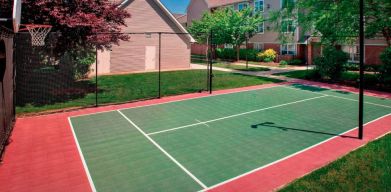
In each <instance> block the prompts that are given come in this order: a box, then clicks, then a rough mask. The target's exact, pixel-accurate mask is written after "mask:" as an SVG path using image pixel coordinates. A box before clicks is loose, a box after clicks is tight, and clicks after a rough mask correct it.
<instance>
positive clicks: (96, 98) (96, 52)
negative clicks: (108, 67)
mask: <svg viewBox="0 0 391 192" xmlns="http://www.w3.org/2000/svg"><path fill="white" fill-rule="evenodd" d="M95 55H96V56H95V57H96V59H95V60H96V61H95V107H98V106H99V105H98V48H96V47H95Z"/></svg>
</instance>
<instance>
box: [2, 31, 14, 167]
mask: <svg viewBox="0 0 391 192" xmlns="http://www.w3.org/2000/svg"><path fill="white" fill-rule="evenodd" d="M6 43H7V45H8V46H12V40H11V39H10V38H1V39H0V161H1V157H2V154H3V152H4V149H5V146H6V145H7V144H8V138H9V137H10V134H11V131H12V128H13V124H14V120H15V110H14V94H13V93H14V77H15V73H14V64H13V62H12V59H11V58H12V52H7V50H10V49H6Z"/></svg>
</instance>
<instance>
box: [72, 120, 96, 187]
mask: <svg viewBox="0 0 391 192" xmlns="http://www.w3.org/2000/svg"><path fill="white" fill-rule="evenodd" d="M68 121H69V125H70V126H71V130H72V134H73V138H74V140H75V142H76V146H77V150H78V151H79V155H80V158H81V162H82V163H83V167H84V171H85V172H86V174H87V178H88V182H89V183H90V187H91V190H92V192H96V188H95V185H94V181H93V180H92V177H91V174H90V171H89V169H88V166H87V163H86V160H85V159H84V155H83V152H82V151H81V148H80V144H79V141H78V140H77V137H76V133H75V130H74V129H73V125H72V121H71V118H70V117H68Z"/></svg>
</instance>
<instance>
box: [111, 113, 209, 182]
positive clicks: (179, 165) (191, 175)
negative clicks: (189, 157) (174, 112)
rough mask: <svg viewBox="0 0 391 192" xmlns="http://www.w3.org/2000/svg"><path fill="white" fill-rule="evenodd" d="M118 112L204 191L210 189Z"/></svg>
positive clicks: (123, 115)
mask: <svg viewBox="0 0 391 192" xmlns="http://www.w3.org/2000/svg"><path fill="white" fill-rule="evenodd" d="M117 112H118V113H119V114H120V115H122V117H124V118H125V120H127V121H128V122H129V123H130V124H131V125H133V126H134V127H135V128H136V129H137V130H138V131H139V132H140V133H141V134H142V135H144V137H145V138H147V139H148V140H149V141H150V142H151V143H152V144H153V145H155V147H157V148H158V149H159V150H160V151H161V152H162V153H163V154H164V155H166V156H167V157H168V158H169V159H170V160H171V161H173V162H174V163H175V164H176V165H177V166H178V167H179V168H181V169H182V170H183V171H184V172H185V173H186V174H187V175H189V176H190V177H191V178H192V179H193V180H194V181H195V182H197V183H198V184H199V185H200V186H201V187H202V188H203V189H207V188H208V187H207V186H206V185H205V184H204V183H202V182H201V181H200V180H199V179H198V178H197V177H196V176H194V175H193V174H192V173H191V172H190V171H189V170H188V169H187V168H186V167H184V166H183V165H182V164H181V163H179V162H178V161H177V160H176V159H175V158H174V157H172V156H171V155H170V154H169V153H168V152H167V151H166V150H164V149H163V148H162V147H161V146H160V145H159V144H158V143H157V142H155V140H153V139H152V138H151V137H150V136H148V135H147V134H146V133H145V132H144V131H143V130H142V129H141V128H140V127H139V126H138V125H136V124H135V123H134V122H133V121H132V120H130V119H129V118H128V117H127V116H126V115H125V114H123V113H122V112H121V110H117Z"/></svg>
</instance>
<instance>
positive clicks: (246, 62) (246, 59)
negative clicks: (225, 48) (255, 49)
mask: <svg viewBox="0 0 391 192" xmlns="http://www.w3.org/2000/svg"><path fill="white" fill-rule="evenodd" d="M239 52H240V49H239ZM247 52H248V37H247V36H246V69H248V55H247Z"/></svg>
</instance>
